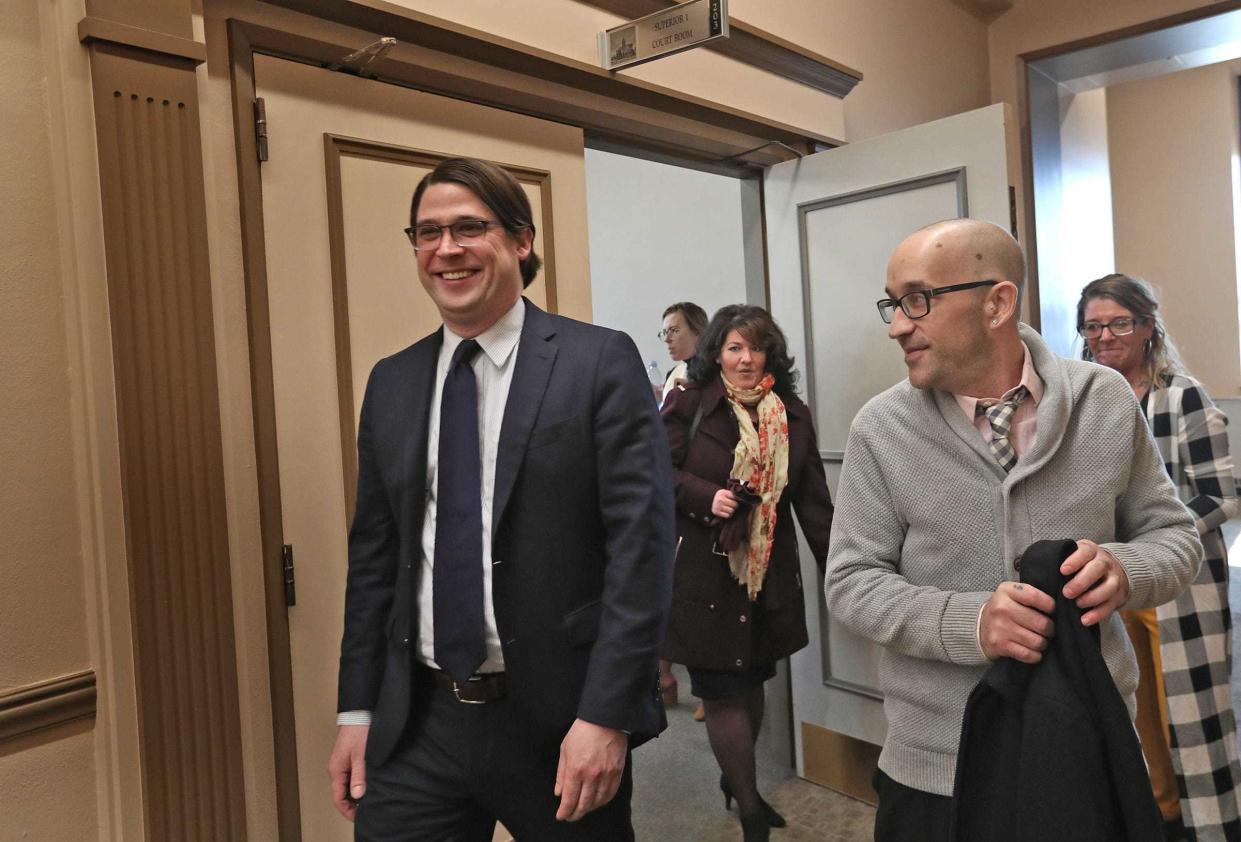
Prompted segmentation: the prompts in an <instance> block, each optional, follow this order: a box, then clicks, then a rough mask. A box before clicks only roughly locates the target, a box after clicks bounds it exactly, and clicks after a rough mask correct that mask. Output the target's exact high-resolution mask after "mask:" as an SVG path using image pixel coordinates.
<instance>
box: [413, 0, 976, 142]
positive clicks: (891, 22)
mask: <svg viewBox="0 0 1241 842" xmlns="http://www.w3.org/2000/svg"><path fill="white" fill-rule="evenodd" d="M397 2H398V3H399V5H403V6H406V7H407V8H414V9H418V10H419V11H424V12H426V13H428V14H432V15H436V16H437V17H443V18H446V19H448V20H453V21H457V22H459V23H463V24H466V25H468V26H473V27H475V28H478V29H483V30H486V31H488V32H492V33H494V34H497V35H502V36H505V37H507V38H512V39H513V40H515V41H519V42H521V43H523V44H529V45H532V46H535V47H539V48H541V49H545V50H548V51H550V52H553V53H557V54H559V55H563V56H568V57H569V58H573V59H576V60H578V61H582V62H585V63H588V64H595V65H597V64H598V53H597V47H596V46H595V35H596V33H598V32H600V31H602V30H603V29H606V28H607V27H609V26H613V25H615V24H617V23H619V22H620V21H621V18H620V17H618V16H616V15H613V14H610V13H608V12H605V11H602V10H600V9H596V8H594V7H592V6H589V5H587V4H585V3H579V2H575V0H527V2H523V3H495V2H491V0H397ZM729 12H730V14H731V15H733V16H734V17H736V18H739V19H741V20H744V21H745V22H746V23H749V24H753V25H754V26H757V27H759V28H760V29H764V30H766V31H768V32H770V33H771V34H773V35H777V36H779V37H781V38H784V39H787V40H789V41H792V42H794V43H796V44H798V45H799V46H802V47H804V48H806V49H808V50H811V51H813V52H816V53H819V54H820V55H823V56H826V57H828V58H830V59H833V60H835V61H838V62H841V63H843V64H845V65H847V66H849V67H852V68H853V69H855V70H859V71H861V72H862V74H863V77H864V78H863V80H862V83H861V84H860V85H858V87H857V88H855V89H854V91H853V92H852V93H850V94H849V96H848V97H847V98H846V99H845V100H844V101H843V102H842V101H841V100H840V99H837V98H836V97H833V96H831V95H829V94H825V93H821V92H819V91H816V90H814V89H812V88H809V87H806V86H805V85H801V84H799V83H797V82H792V81H789V80H787V79H783V78H781V77H779V76H777V75H775V74H772V73H768V72H766V71H763V70H759V69H757V68H754V67H751V66H749V65H745V64H741V63H739V62H736V61H733V60H732V59H728V58H725V57H724V56H721V55H718V54H716V53H713V52H711V51H709V50H702V49H697V50H691V51H689V52H687V53H682V54H680V55H676V56H671V57H668V58H664V59H660V60H659V61H655V62H651V63H650V64H646V65H643V66H641V67H637V68H633V69H631V70H625V71H621V72H622V73H623V74H624V75H628V76H632V77H634V78H637V79H642V80H645V81H648V82H652V83H655V84H658V85H663V86H665V87H669V88H673V89H675V90H678V91H682V92H684V93H687V94H692V95H694V96H698V97H702V98H704V99H707V100H711V101H713V102H718V103H722V104H724V105H728V106H731V107H733V108H738V109H741V110H742V111H748V112H751V113H754V114H759V115H762V116H764V117H767V118H769V119H772V120H777V121H779V122H782V123H787V124H789V125H792V126H796V127H798V128H801V129H803V130H807V131H812V132H817V133H819V134H822V135H826V136H828V137H832V138H838V139H841V140H857V139H859V138H863V137H869V136H871V135H874V134H880V133H883V132H886V131H892V130H895V129H900V128H905V127H907V126H911V125H914V124H916V123H922V122H926V121H927V120H933V119H937V118H939V117H947V116H949V115H951V114H957V113H959V112H962V111H968V110H970V109H973V108H979V107H981V106H983V105H986V104H987V63H986V50H987V28H986V26H985V25H984V24H983V23H982V22H981V21H979V20H978V19H977V18H975V17H973V16H971V15H970V14H969V13H967V12H965V11H964V10H962V9H961V8H960V7H958V6H955V5H953V4H952V3H950V2H948V0H920V1H919V2H917V3H909V2H901V0H818V2H812V3H804V2H803V3H787V2H786V3H770V2H765V0H731V2H730V4H729ZM928 32H934V33H935V37H934V38H927V37H926V33H928Z"/></svg>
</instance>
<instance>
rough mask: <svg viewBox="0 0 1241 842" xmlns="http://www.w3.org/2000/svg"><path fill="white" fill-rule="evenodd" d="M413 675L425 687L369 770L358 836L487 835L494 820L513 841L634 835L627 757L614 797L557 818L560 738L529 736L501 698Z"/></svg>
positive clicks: (451, 841)
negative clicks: (394, 740) (456, 691)
mask: <svg viewBox="0 0 1241 842" xmlns="http://www.w3.org/2000/svg"><path fill="white" fill-rule="evenodd" d="M420 678H423V679H424V680H421V681H419V682H418V684H419V685H421V686H422V687H423V688H425V689H424V690H423V691H422V692H421V693H418V694H417V695H418V699H417V700H416V701H415V702H414V709H413V710H412V711H411V714H410V722H409V725H408V726H407V727H406V730H405V735H404V736H403V737H402V738H401V742H400V743H399V744H398V745H397V747H396V749H395V750H394V751H393V753H392V756H391V757H389V758H388V760H387V762H386V763H384V764H383V765H382V766H379V767H377V768H369V767H368V768H367V770H366V772H367V776H366V795H364V796H363V797H362V800H361V801H360V802H359V804H358V812H357V817H356V823H355V825H354V834H355V836H354V838H355V840H357V842H414V841H415V840H417V842H491V837H492V834H493V832H494V830H495V823H496V820H497V819H498V820H499V821H501V822H503V823H504V826H505V827H506V828H507V829H508V830H509V831H510V832H511V833H512V834H513V836H514V837H515V839H516V840H517V842H526V840H532V842H535V841H537V842H543V840H548V841H549V842H556V841H558V840H566V841H567V840H580V841H581V842H585V840H591V842H633V838H634V836H633V825H632V823H631V821H630V815H629V800H630V796H631V794H632V790H633V787H632V777H631V770H630V765H631V760H632V758H631V757H628V756H627V757H626V758H625V772H624V776H623V777H622V779H621V785H620V789H619V790H618V791H617V793H616V796H615V797H614V798H613V799H612V801H611V802H609V803H608V804H606V805H604V806H603V807H600V808H599V809H597V810H594V811H593V812H591V813H588V814H586V816H584V817H583V818H582V819H580V820H578V821H576V822H563V821H556V809H557V807H558V806H559V804H560V799H559V798H558V797H556V796H555V795H554V794H553V789H554V787H555V785H556V766H557V764H558V762H559V760H560V744H559V741H556V742H547V741H542V740H540V739H539V738H538V737H536V736H533V735H532V733H531V732H532V730H533V729H531V728H530V726H529V725H528V724H527V723H526V722H525V721H524V719H523V718H522V717H521V716H520V715H519V714H518V713H517V711H516V710H515V709H514V708H513V706H512V705H511V704H510V703H509V702H508V701H507V700H505V699H501V700H499V701H495V702H489V703H487V704H481V705H471V704H463V703H461V702H459V701H457V700H456V698H455V697H454V696H453V693H452V691H451V690H449V689H447V688H444V687H440V686H438V685H435V684H433V682H431V681H430V680H427V678H426V677H423V676H420Z"/></svg>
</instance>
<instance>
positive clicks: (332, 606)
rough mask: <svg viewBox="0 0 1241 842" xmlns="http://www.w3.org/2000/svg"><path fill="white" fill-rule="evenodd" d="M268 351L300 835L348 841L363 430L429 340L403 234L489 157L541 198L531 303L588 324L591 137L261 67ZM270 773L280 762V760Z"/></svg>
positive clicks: (358, 82) (258, 60) (333, 77)
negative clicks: (422, 198) (586, 143)
mask: <svg viewBox="0 0 1241 842" xmlns="http://www.w3.org/2000/svg"><path fill="white" fill-rule="evenodd" d="M255 78H256V89H257V95H258V96H260V97H262V98H263V101H264V105H265V108H266V114H267V129H268V160H267V161H266V162H265V163H263V165H262V189H263V225H264V237H265V248H266V256H267V295H268V303H269V308H270V330H271V355H272V375H273V390H274V396H275V416H276V436H277V450H278V460H279V468H280V470H279V476H280V480H279V481H280V505H281V517H282V529H283V543H284V544H286V545H289V546H291V547H292V553H293V559H294V563H295V570H296V604H295V605H294V606H292V607H290V608H289V609H288V622H289V639H290V658H291V662H292V681H293V699H294V708H295V711H294V720H295V729H296V735H297V736H296V740H297V767H298V781H299V798H300V803H301V819H302V822H301V826H302V838H303V839H304V840H307V842H319V840H325V841H326V840H346V839H351V838H352V826H351V825H349V823H348V822H346V821H345V820H344V819H342V818H341V817H340V816H339V815H338V814H337V813H336V811H335V809H334V808H333V806H332V804H331V798H330V790H329V787H328V782H327V775H326V772H325V769H326V763H327V758H328V754H329V753H330V751H331V747H332V742H333V740H334V738H335V733H336V726H335V717H336V675H337V661H338V658H339V654H340V637H341V631H342V625H343V607H344V587H345V572H346V540H347V538H346V536H347V528H348V523H349V520H350V517H351V516H352V506H353V497H354V483H355V477H356V448H355V431H356V424H357V417H358V412H359V410H360V408H361V401H362V394H363V390H364V389H365V386H366V379H367V376H368V374H369V372H370V369H371V367H372V366H373V365H374V363H375V362H376V361H377V360H378V359H380V358H382V357H384V356H386V355H389V354H392V353H394V352H396V351H399V350H400V349H402V348H404V347H406V346H407V345H410V344H411V343H413V342H415V341H416V340H418V339H420V338H421V337H423V336H425V335H426V334H428V333H430V332H431V331H433V330H434V329H436V328H437V327H438V326H439V324H440V320H439V317H438V315H437V313H436V310H435V308H434V306H433V305H432V303H431V301H430V299H429V298H428V297H427V296H426V294H425V293H424V292H423V290H422V287H421V284H420V283H419V282H418V277H417V273H416V269H415V262H414V253H413V250H412V249H411V248H410V245H409V241H408V239H407V238H406V236H405V234H404V232H403V230H402V229H404V227H405V226H406V225H408V224H409V222H408V220H409V202H410V197H411V195H412V193H413V189H414V187H415V185H416V184H417V182H418V180H419V179H420V178H421V177H422V176H423V175H424V174H425V173H426V172H427V171H428V170H430V169H431V168H432V167H434V166H435V164H436V163H437V162H438V161H440V160H442V159H443V158H447V157H453V156H457V155H466V156H472V157H479V158H486V159H488V160H491V161H495V162H496V163H499V164H502V165H504V166H506V167H507V168H508V169H509V170H510V171H511V172H513V173H514V174H515V175H516V176H517V178H518V180H519V181H520V182H521V184H522V186H523V187H524V188H525V190H526V192H527V194H528V195H529V197H530V199H531V203H532V206H533V210H534V217H535V224H536V226H537V228H538V236H537V239H536V243H535V247H536V249H537V250H538V251H539V253H540V254H541V255H543V257H544V260H545V268H544V270H543V272H542V273H541V274H540V277H539V279H538V280H536V281H535V283H534V284H533V285H532V286H531V287H530V288H529V290H527V294H528V295H529V296H530V297H531V299H532V300H534V301H535V303H537V304H539V305H540V306H545V307H548V308H549V309H552V310H555V311H558V312H566V313H567V314H568V315H573V316H576V317H578V318H589V314H590V296H589V279H588V265H587V255H586V231H585V218H586V201H585V173H584V153H583V144H582V132H581V130H580V129H577V128H574V127H571V126H565V125H561V124H556V123H549V122H546V121H542V120H537V119H534V118H530V117H525V116H521V115H517V114H513V113H509V112H505V111H499V110H496V109H492V108H486V107H483V106H479V105H474V104H472V103H467V102H463V101H460V100H453V99H446V98H443V97H437V96H433V95H431V94H427V93H423V92H419V91H414V90H410V89H407V88H403V87H398V86H395V85H391V84H386V83H382V82H379V81H374V80H369V79H363V78H360V77H357V76H352V75H348V74H344V73H335V72H330V71H328V70H324V69H321V68H317V67H310V66H307V65H304V64H299V63H296V62H291V61H285V60H281V59H276V58H270V57H266V56H256V57H255ZM278 762H280V760H279V759H278Z"/></svg>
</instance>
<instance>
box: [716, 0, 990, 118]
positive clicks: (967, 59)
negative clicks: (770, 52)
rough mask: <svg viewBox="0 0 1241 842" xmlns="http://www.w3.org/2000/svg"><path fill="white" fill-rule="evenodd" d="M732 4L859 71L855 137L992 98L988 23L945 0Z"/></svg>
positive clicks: (851, 101) (851, 114)
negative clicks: (989, 82)
mask: <svg viewBox="0 0 1241 842" xmlns="http://www.w3.org/2000/svg"><path fill="white" fill-rule="evenodd" d="M729 11H730V12H731V14H733V15H734V16H736V17H738V18H740V19H742V20H744V21H746V22H747V23H752V24H754V25H755V26H758V27H760V28H762V29H765V30H767V31H768V32H770V33H772V34H773V35H778V36H780V37H781V38H785V39H787V40H789V41H793V42H795V43H797V44H800V45H801V46H803V47H806V48H807V49H810V50H814V51H815V52H818V53H820V54H822V55H825V56H828V57H829V58H832V59H834V60H836V61H839V62H842V63H843V64H845V65H848V66H849V67H852V68H854V69H855V70H860V71H861V72H862V74H863V77H864V78H863V79H862V82H861V84H859V85H858V86H857V87H856V88H854V89H853V92H852V93H850V94H849V95H848V96H847V97H846V98H845V100H844V121H845V131H844V137H845V139H847V140H849V141H851V142H852V141H857V140H862V139H864V138H868V137H873V136H874V135H878V134H883V133H885V132H891V131H896V130H897V129H904V128H908V127H910V126H914V125H917V124H918V123H925V122H928V121H930V120H938V119H939V118H941V117H950V116H952V115H953V114H960V113H962V112H964V111H971V110H973V109H975V108H981V107H982V106H984V105H987V104H988V102H989V100H988V99H987V91H988V80H987V26H986V24H984V23H983V22H982V21H980V20H978V19H977V18H975V17H974V16H973V15H971V14H969V13H968V12H966V11H965V10H963V9H962V8H961V7H959V6H956V5H953V4H952V3H950V2H949V1H948V0H918V2H916V3H911V2H908V0H815V1H814V2H782V3H773V2H770V0H730V1H729ZM932 34H933V37H929V36H932Z"/></svg>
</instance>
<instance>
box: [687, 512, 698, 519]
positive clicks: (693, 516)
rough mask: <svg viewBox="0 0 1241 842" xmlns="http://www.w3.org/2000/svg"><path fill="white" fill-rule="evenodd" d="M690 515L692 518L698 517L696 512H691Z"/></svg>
mask: <svg viewBox="0 0 1241 842" xmlns="http://www.w3.org/2000/svg"><path fill="white" fill-rule="evenodd" d="M689 516H690V517H691V518H695V517H698V515H696V514H694V513H693V512H690V513H689Z"/></svg>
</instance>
